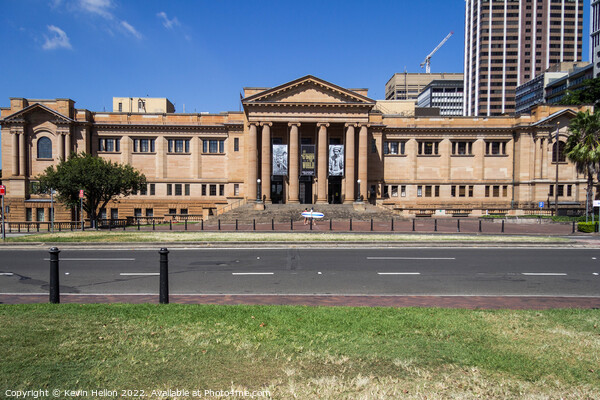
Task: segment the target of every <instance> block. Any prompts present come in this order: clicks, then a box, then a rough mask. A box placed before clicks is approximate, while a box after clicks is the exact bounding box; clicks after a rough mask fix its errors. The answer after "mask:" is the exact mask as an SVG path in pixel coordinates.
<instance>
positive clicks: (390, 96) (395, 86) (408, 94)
mask: <svg viewBox="0 0 600 400" xmlns="http://www.w3.org/2000/svg"><path fill="white" fill-rule="evenodd" d="M446 79H449V80H456V79H463V74H460V73H448V72H441V73H429V74H428V73H421V72H416V73H414V72H402V73H395V74H394V75H393V76H392V77H391V78H390V80H389V81H388V82H387V83H386V84H385V99H386V100H415V101H417V98H418V97H419V94H420V93H421V92H422V91H423V89H425V86H427V85H429V84H430V83H431V81H433V80H446Z"/></svg>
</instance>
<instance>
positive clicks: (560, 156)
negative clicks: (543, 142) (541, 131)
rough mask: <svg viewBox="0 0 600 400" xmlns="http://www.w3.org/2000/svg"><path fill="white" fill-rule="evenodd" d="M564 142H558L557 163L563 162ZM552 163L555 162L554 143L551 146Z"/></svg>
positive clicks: (564, 158)
mask: <svg viewBox="0 0 600 400" xmlns="http://www.w3.org/2000/svg"><path fill="white" fill-rule="evenodd" d="M566 160H567V159H566V157H565V142H558V162H565V161H566ZM552 162H553V163H555V162H556V142H554V144H553V145H552Z"/></svg>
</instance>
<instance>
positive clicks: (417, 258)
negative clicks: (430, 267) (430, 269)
mask: <svg viewBox="0 0 600 400" xmlns="http://www.w3.org/2000/svg"><path fill="white" fill-rule="evenodd" d="M367 260H456V258H454V257H367Z"/></svg>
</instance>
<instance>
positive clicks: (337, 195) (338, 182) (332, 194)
mask: <svg viewBox="0 0 600 400" xmlns="http://www.w3.org/2000/svg"><path fill="white" fill-rule="evenodd" d="M328 193H329V199H328V200H329V204H342V177H341V176H330V177H329V191H328Z"/></svg>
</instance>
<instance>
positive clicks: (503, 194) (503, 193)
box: [502, 185, 508, 197]
mask: <svg viewBox="0 0 600 400" xmlns="http://www.w3.org/2000/svg"><path fill="white" fill-rule="evenodd" d="M502 197H508V186H506V185H504V186H502Z"/></svg>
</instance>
